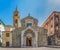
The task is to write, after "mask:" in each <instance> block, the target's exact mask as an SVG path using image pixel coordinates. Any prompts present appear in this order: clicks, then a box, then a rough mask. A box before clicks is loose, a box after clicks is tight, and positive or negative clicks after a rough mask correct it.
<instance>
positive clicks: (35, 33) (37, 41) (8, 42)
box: [2, 8, 47, 47]
mask: <svg viewBox="0 0 60 50" xmlns="http://www.w3.org/2000/svg"><path fill="white" fill-rule="evenodd" d="M2 46H3V47H40V46H47V30H46V29H44V28H42V27H39V26H38V20H37V19H36V18H33V17H32V16H30V14H28V16H27V17H26V18H23V19H20V14H19V11H18V9H17V8H16V10H15V12H14V16H13V26H5V31H3V33H2Z"/></svg>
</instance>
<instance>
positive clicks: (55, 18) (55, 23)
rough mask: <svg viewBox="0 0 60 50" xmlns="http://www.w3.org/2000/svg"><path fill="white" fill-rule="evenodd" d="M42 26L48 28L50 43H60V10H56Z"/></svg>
mask: <svg viewBox="0 0 60 50" xmlns="http://www.w3.org/2000/svg"><path fill="white" fill-rule="evenodd" d="M42 27H43V28H45V29H47V30H48V33H47V35H48V44H49V45H60V12H57V11H54V12H53V13H52V14H51V15H50V16H49V17H48V19H47V20H46V21H45V22H44V23H43V25H42Z"/></svg>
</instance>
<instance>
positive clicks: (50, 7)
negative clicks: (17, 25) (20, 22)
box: [0, 0, 60, 26]
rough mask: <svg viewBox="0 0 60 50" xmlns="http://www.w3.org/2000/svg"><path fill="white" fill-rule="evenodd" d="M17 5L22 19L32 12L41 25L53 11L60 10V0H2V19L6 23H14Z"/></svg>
mask: <svg viewBox="0 0 60 50" xmlns="http://www.w3.org/2000/svg"><path fill="white" fill-rule="evenodd" d="M16 6H18V10H19V12H20V18H21V19H22V18H25V17H26V16H28V13H30V15H31V16H33V17H34V18H37V19H38V21H39V24H38V25H39V26H41V25H42V24H43V22H44V21H45V20H46V19H47V18H48V17H49V15H50V14H51V13H52V12H53V11H60V0H0V19H1V20H2V21H3V22H4V23H5V24H6V25H13V15H14V14H13V13H14V11H15V9H16Z"/></svg>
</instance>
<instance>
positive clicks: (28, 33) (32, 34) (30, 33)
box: [21, 28, 38, 47]
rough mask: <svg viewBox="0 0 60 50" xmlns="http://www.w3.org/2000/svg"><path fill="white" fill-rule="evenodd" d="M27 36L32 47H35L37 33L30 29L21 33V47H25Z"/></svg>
mask: <svg viewBox="0 0 60 50" xmlns="http://www.w3.org/2000/svg"><path fill="white" fill-rule="evenodd" d="M27 36H28V37H29V36H30V38H32V47H37V37H38V33H37V31H35V30H34V29H32V28H27V29H25V30H23V31H22V34H21V47H26V38H27Z"/></svg>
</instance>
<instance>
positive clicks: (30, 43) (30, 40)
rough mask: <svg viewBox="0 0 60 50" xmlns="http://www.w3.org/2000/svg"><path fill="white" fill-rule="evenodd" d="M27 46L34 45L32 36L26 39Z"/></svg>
mask: <svg viewBox="0 0 60 50" xmlns="http://www.w3.org/2000/svg"><path fill="white" fill-rule="evenodd" d="M26 46H32V38H27V39H26Z"/></svg>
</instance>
